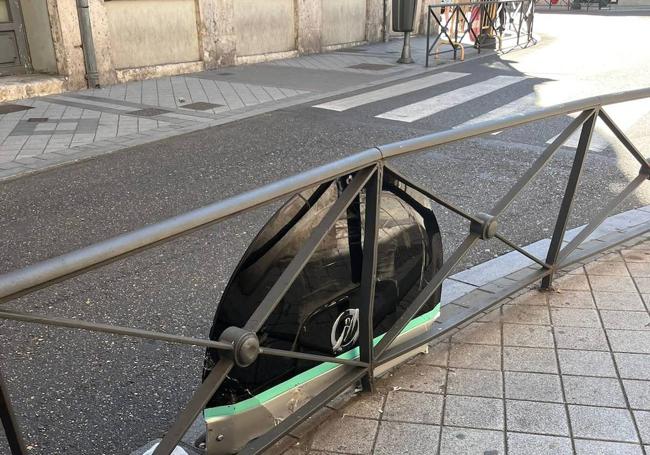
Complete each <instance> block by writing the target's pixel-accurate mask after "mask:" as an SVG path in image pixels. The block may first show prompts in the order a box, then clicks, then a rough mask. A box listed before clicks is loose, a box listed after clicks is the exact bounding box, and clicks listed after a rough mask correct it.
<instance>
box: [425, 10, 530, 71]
mask: <svg viewBox="0 0 650 455" xmlns="http://www.w3.org/2000/svg"><path fill="white" fill-rule="evenodd" d="M534 19H535V2H534V1H532V0H502V1H500V0H485V1H473V2H461V3H438V4H434V5H429V8H428V15H427V52H426V66H427V67H428V66H429V60H430V57H431V56H433V57H434V58H438V56H439V55H440V54H442V53H448V52H453V54H454V60H456V59H457V57H458V53H459V52H460V54H461V60H464V58H465V47H467V46H472V47H474V48H476V50H477V51H478V53H479V54H480V53H481V50H482V49H484V48H490V49H497V50H499V51H501V50H503V43H504V42H506V41H508V42H512V45H511V47H512V48H515V47H517V46H528V45H529V44H531V43H534V42H535V39H534V37H533V22H534ZM442 45H449V46H451V49H448V50H445V51H441V50H440V47H441V46H442Z"/></svg>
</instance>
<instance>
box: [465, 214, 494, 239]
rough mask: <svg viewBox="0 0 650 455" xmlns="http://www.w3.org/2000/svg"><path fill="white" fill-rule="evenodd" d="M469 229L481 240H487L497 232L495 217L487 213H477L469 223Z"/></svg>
mask: <svg viewBox="0 0 650 455" xmlns="http://www.w3.org/2000/svg"><path fill="white" fill-rule="evenodd" d="M469 231H470V233H472V234H476V235H478V236H479V238H480V239H481V240H489V239H491V238H494V236H495V235H496V234H497V219H496V217H495V216H492V215H490V214H488V213H479V214H478V215H476V219H475V220H472V222H471V223H470V225H469Z"/></svg>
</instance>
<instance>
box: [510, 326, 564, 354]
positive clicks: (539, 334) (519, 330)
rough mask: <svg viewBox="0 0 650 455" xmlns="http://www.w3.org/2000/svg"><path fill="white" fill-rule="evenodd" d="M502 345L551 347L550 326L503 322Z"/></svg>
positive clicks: (552, 345) (552, 344) (551, 334)
mask: <svg viewBox="0 0 650 455" xmlns="http://www.w3.org/2000/svg"><path fill="white" fill-rule="evenodd" d="M503 344H504V346H527V347H533V348H535V347H539V348H553V347H554V346H555V345H554V343H553V333H552V332H551V328H550V327H548V326H543V325H522V324H503Z"/></svg>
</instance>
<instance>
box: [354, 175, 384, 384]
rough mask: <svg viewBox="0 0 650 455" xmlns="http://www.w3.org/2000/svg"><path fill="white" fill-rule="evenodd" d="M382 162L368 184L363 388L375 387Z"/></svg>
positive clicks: (361, 350) (362, 309)
mask: <svg viewBox="0 0 650 455" xmlns="http://www.w3.org/2000/svg"><path fill="white" fill-rule="evenodd" d="M382 180H383V169H382V166H381V164H379V165H378V166H377V170H376V171H375V174H374V175H373V176H372V178H371V179H370V180H369V181H368V183H367V185H366V208H365V223H364V232H363V262H362V267H361V301H360V302H359V357H360V358H359V360H361V361H362V362H365V363H367V364H368V374H367V375H366V376H364V377H363V378H362V380H361V383H362V385H363V389H364V390H366V391H369V392H370V391H373V389H374V372H373V362H374V352H373V351H374V349H373V338H374V330H373V311H374V306H375V305H374V304H375V285H376V283H377V249H378V242H377V239H378V234H379V211H380V207H381V185H382Z"/></svg>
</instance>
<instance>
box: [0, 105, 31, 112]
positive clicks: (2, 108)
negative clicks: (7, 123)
mask: <svg viewBox="0 0 650 455" xmlns="http://www.w3.org/2000/svg"><path fill="white" fill-rule="evenodd" d="M27 109H34V108H33V107H31V106H22V105H20V104H0V114H11V113H12V112H20V111H26V110H27Z"/></svg>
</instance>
